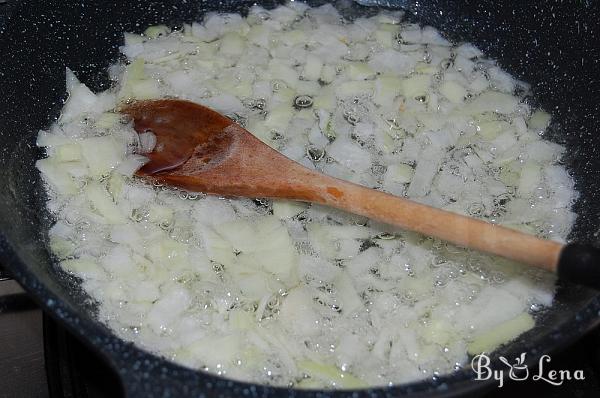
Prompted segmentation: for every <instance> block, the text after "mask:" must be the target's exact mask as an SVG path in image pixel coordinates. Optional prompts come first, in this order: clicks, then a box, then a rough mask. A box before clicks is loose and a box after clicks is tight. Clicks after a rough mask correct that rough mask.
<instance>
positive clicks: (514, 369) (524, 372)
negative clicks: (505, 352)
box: [498, 352, 529, 380]
mask: <svg viewBox="0 0 600 398" xmlns="http://www.w3.org/2000/svg"><path fill="white" fill-rule="evenodd" d="M525 356H526V354H525V353H524V352H523V353H521V356H519V357H517V358H515V364H514V365H511V364H510V362H508V359H506V358H505V357H502V356H501V357H499V358H498V359H500V361H501V362H502V363H503V364H505V365H506V366H508V368H509V371H508V377H510V379H511V380H527V378H528V377H529V369H528V368H527V365H525Z"/></svg>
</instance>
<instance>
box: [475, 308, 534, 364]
mask: <svg viewBox="0 0 600 398" xmlns="http://www.w3.org/2000/svg"><path fill="white" fill-rule="evenodd" d="M534 326H535V321H534V320H533V318H532V317H531V315H529V314H528V313H526V312H525V313H522V314H521V315H519V316H517V317H515V318H513V319H511V320H509V321H506V322H504V323H502V324H500V325H497V326H496V327H494V328H492V329H490V330H488V331H487V332H484V333H482V334H480V335H477V336H475V337H474V338H473V341H471V343H470V344H469V346H468V347H467V351H468V352H469V354H471V355H478V354H481V353H484V352H486V353H491V352H493V351H494V350H495V349H496V348H498V347H499V346H500V345H502V344H504V343H507V342H509V341H510V340H512V339H514V338H515V336H518V335H520V334H521V333H525V332H526V331H528V330H529V329H532V328H533V327H534Z"/></svg>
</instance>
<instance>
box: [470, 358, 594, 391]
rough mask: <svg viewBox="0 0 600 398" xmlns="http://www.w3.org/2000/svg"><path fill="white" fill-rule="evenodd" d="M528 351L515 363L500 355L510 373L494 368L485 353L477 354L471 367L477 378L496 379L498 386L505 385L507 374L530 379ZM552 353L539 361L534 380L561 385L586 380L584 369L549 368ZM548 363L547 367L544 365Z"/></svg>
mask: <svg viewBox="0 0 600 398" xmlns="http://www.w3.org/2000/svg"><path fill="white" fill-rule="evenodd" d="M525 357H526V353H522V354H521V355H520V356H519V357H517V358H515V361H514V363H512V364H511V363H510V361H509V360H508V359H506V358H505V357H499V358H498V359H499V360H500V362H502V363H503V364H504V365H506V366H507V368H508V369H507V370H508V373H506V370H504V369H492V368H491V367H490V363H491V360H490V358H489V357H488V356H487V355H486V354H485V353H481V354H479V355H475V356H474V357H473V359H472V360H471V369H473V372H475V375H476V376H477V377H475V380H490V379H493V380H496V381H497V382H498V387H502V386H504V378H505V375H507V376H508V378H509V379H510V380H515V381H523V380H529V378H530V376H531V375H530V373H529V368H528V367H527V365H526V364H525ZM550 361H551V359H550V355H542V356H541V357H540V360H539V362H538V368H537V372H536V373H534V374H533V376H531V380H533V381H544V382H546V383H549V384H552V385H554V386H560V385H562V384H563V383H564V382H565V381H567V380H585V376H584V374H583V370H579V369H577V370H574V371H570V370H554V369H552V370H548V369H547V364H548V363H550ZM545 365H546V368H544V366H545Z"/></svg>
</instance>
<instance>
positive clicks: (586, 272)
mask: <svg viewBox="0 0 600 398" xmlns="http://www.w3.org/2000/svg"><path fill="white" fill-rule="evenodd" d="M556 273H557V275H558V277H559V278H560V279H563V280H566V281H569V282H574V283H577V284H580V285H583V286H588V287H591V288H594V289H599V290H600V248H597V247H595V246H592V245H585V244H581V243H569V244H567V245H565V247H564V248H563V249H562V251H561V253H560V257H559V259H558V265H557V267H556Z"/></svg>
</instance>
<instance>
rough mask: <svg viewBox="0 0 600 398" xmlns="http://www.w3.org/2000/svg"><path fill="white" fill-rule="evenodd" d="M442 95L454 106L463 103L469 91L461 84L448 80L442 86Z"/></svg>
mask: <svg viewBox="0 0 600 398" xmlns="http://www.w3.org/2000/svg"><path fill="white" fill-rule="evenodd" d="M439 90H440V94H442V95H443V96H444V97H446V98H447V99H448V101H450V102H452V103H453V104H460V103H463V102H464V100H465V97H466V95H467V90H466V89H465V88H464V87H463V86H462V85H460V84H459V83H457V82H455V81H452V80H446V81H444V82H443V83H442V84H441V85H440V88H439Z"/></svg>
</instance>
